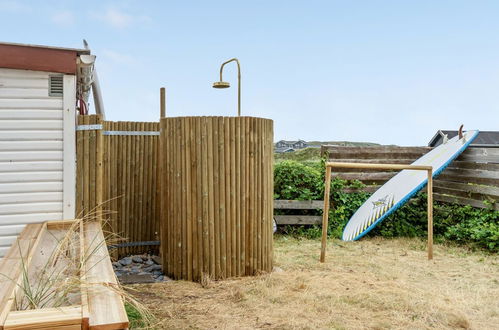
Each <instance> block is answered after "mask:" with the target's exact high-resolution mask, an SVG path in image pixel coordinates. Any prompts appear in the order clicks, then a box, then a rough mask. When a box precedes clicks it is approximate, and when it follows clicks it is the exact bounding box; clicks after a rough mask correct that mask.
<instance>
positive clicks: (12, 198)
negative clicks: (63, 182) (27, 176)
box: [0, 191, 62, 205]
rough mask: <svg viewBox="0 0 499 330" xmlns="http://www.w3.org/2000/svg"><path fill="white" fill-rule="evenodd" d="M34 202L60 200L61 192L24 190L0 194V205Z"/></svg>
mask: <svg viewBox="0 0 499 330" xmlns="http://www.w3.org/2000/svg"><path fill="white" fill-rule="evenodd" d="M36 202H62V192H60V191H56V192H45V191H44V192H34V193H32V192H24V193H17V194H16V193H10V194H8V193H4V194H0V205H5V204H26V203H36Z"/></svg>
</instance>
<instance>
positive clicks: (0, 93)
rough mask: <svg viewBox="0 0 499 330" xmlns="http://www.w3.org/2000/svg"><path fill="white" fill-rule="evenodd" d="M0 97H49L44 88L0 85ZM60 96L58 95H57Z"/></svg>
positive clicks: (46, 89) (47, 91)
mask: <svg viewBox="0 0 499 330" xmlns="http://www.w3.org/2000/svg"><path fill="white" fill-rule="evenodd" d="M0 98H3V99H49V98H54V97H53V96H49V90H48V87H47V86H46V87H45V88H5V87H2V86H0ZM59 98H60V96H59Z"/></svg>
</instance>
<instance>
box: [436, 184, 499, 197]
mask: <svg viewBox="0 0 499 330" xmlns="http://www.w3.org/2000/svg"><path fill="white" fill-rule="evenodd" d="M434 188H435V191H437V189H440V188H442V189H453V190H458V191H460V192H463V193H476V194H482V195H488V196H490V197H492V198H497V199H499V187H493V186H485V185H478V184H469V183H461V182H452V181H443V180H435V182H434Z"/></svg>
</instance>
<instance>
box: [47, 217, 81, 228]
mask: <svg viewBox="0 0 499 330" xmlns="http://www.w3.org/2000/svg"><path fill="white" fill-rule="evenodd" d="M76 222H77V220H75V219H71V220H52V221H46V222H45V223H46V224H47V229H48V230H50V229H64V228H69V227H71V226H73V225H74V224H75V223H76Z"/></svg>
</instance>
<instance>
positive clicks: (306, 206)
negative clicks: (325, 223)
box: [274, 200, 324, 225]
mask: <svg viewBox="0 0 499 330" xmlns="http://www.w3.org/2000/svg"><path fill="white" fill-rule="evenodd" d="M323 208H324V201H297V200H275V201H274V211H276V210H294V211H297V212H302V211H303V210H306V211H307V212H311V213H315V211H317V210H322V209H323ZM319 214H320V213H319ZM274 219H275V221H276V223H277V224H278V225H318V224H320V223H321V222H322V215H310V214H285V215H283V214H277V215H274Z"/></svg>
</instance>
